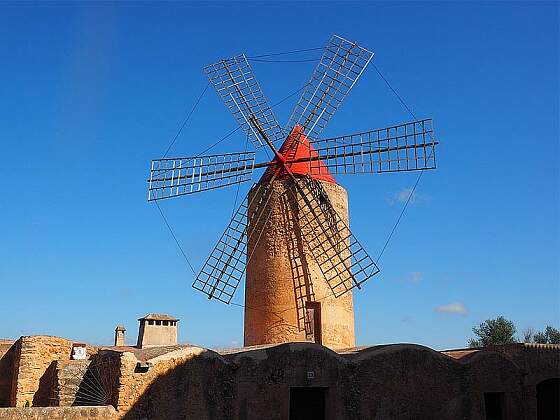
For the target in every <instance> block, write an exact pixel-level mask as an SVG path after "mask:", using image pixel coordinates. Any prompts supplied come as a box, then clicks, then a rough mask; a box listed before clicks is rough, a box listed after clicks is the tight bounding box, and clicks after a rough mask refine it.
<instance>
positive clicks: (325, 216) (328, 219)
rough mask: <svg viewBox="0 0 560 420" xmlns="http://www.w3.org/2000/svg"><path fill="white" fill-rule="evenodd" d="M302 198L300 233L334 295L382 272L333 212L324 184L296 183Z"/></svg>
mask: <svg viewBox="0 0 560 420" xmlns="http://www.w3.org/2000/svg"><path fill="white" fill-rule="evenodd" d="M297 182H298V188H294V189H292V191H298V192H299V193H300V194H302V196H299V197H298V196H296V199H297V200H298V202H299V203H301V204H302V205H301V206H300V208H299V212H298V219H299V225H300V231H301V232H302V236H303V237H304V239H305V241H306V242H307V245H308V248H309V251H310V252H311V254H312V255H313V258H314V259H315V261H316V263H317V265H318V266H319V268H320V270H321V273H322V274H323V276H324V277H325V280H326V281H327V284H328V285H329V287H330V289H331V291H332V293H333V295H334V296H335V297H339V296H342V295H343V294H345V293H347V292H348V291H350V290H351V289H353V288H354V287H358V288H359V287H360V285H361V284H362V283H364V282H365V281H367V280H368V279H370V278H371V277H373V276H374V275H376V274H377V273H378V272H379V267H378V266H377V264H376V263H375V262H374V261H373V260H372V258H371V257H370V256H369V255H368V253H367V252H366V251H365V249H364V248H363V247H362V245H361V244H360V242H359V241H358V240H357V239H356V237H355V236H354V234H353V233H352V232H351V231H350V228H349V227H348V225H347V224H346V223H345V222H344V220H343V219H342V218H341V217H340V216H339V215H338V213H337V212H336V210H335V209H334V207H333V205H332V203H331V201H330V199H329V197H328V195H327V193H326V191H325V189H324V188H323V186H322V185H321V182H319V181H317V180H315V179H312V178H310V177H309V176H308V175H306V176H304V177H302V178H299V179H298V180H297Z"/></svg>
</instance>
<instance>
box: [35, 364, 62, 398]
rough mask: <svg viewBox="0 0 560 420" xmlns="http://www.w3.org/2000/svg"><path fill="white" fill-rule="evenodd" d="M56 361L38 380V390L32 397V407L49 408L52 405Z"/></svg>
mask: <svg viewBox="0 0 560 420" xmlns="http://www.w3.org/2000/svg"><path fill="white" fill-rule="evenodd" d="M56 363H57V362H56V361H53V362H51V364H50V365H49V367H48V368H47V369H46V370H45V373H43V376H41V378H40V379H39V388H38V389H37V392H35V395H33V403H32V405H33V407H49V406H51V405H54V401H55V392H54V391H55V387H56Z"/></svg>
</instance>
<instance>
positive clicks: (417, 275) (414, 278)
mask: <svg viewBox="0 0 560 420" xmlns="http://www.w3.org/2000/svg"><path fill="white" fill-rule="evenodd" d="M421 280H422V273H421V272H420V271H413V272H411V273H408V281H410V282H411V283H420V281H421Z"/></svg>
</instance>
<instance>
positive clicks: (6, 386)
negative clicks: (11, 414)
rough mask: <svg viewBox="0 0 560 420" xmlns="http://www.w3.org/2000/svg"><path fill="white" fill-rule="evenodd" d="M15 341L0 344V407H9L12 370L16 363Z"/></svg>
mask: <svg viewBox="0 0 560 420" xmlns="http://www.w3.org/2000/svg"><path fill="white" fill-rule="evenodd" d="M16 347H17V341H16V342H13V343H11V342H10V343H0V407H9V406H10V399H11V392H12V382H13V380H14V369H15V366H14V364H15V362H16Z"/></svg>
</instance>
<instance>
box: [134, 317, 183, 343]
mask: <svg viewBox="0 0 560 420" xmlns="http://www.w3.org/2000/svg"><path fill="white" fill-rule="evenodd" d="M138 321H139V322H140V326H139V328H138V342H137V344H136V346H137V347H138V348H145V347H154V346H173V345H175V344H177V322H179V320H178V319H177V318H174V317H172V316H169V315H167V314H148V315H146V316H144V317H142V318H139V319H138Z"/></svg>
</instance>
